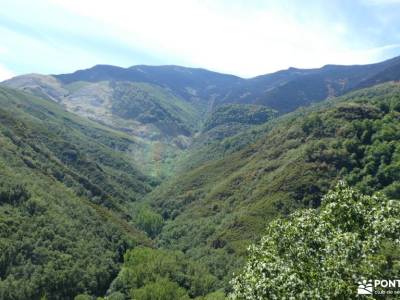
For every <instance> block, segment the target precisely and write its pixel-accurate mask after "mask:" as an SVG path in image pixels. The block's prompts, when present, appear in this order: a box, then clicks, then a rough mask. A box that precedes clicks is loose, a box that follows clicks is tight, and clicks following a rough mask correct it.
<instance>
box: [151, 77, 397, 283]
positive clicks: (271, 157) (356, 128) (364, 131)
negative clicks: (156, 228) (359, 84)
mask: <svg viewBox="0 0 400 300" xmlns="http://www.w3.org/2000/svg"><path fill="white" fill-rule="evenodd" d="M399 95H400V85H399V84H398V83H390V84H385V85H380V86H377V87H372V88H369V89H364V90H360V91H357V92H353V93H350V94H348V95H346V96H343V97H341V98H335V99H332V100H330V101H327V102H325V103H321V104H320V105H319V106H315V107H311V108H309V109H306V110H300V111H297V112H294V113H292V114H289V115H285V116H282V117H280V118H278V119H275V120H274V121H273V123H266V124H263V125H259V126H260V127H259V128H258V129H257V130H258V131H259V132H258V133H255V134H254V138H252V139H250V140H248V141H247V145H246V143H245V144H244V145H243V144H241V146H240V147H237V146H236V143H239V144H240V142H241V141H242V138H243V136H244V135H242V134H239V135H238V136H236V137H235V136H234V137H230V138H228V140H227V141H222V143H221V142H219V143H214V144H213V143H211V144H209V145H208V147H209V148H208V151H207V150H205V149H203V150H202V151H201V152H196V151H195V152H193V154H192V155H190V154H189V157H188V159H187V161H190V162H193V161H196V160H198V162H197V164H196V163H195V164H194V165H193V164H192V165H190V167H186V168H184V169H183V171H182V172H181V173H179V172H178V173H177V174H176V175H175V176H173V177H172V178H171V179H169V180H168V181H166V182H164V183H163V184H161V185H160V186H159V187H157V188H156V189H155V190H154V191H152V192H151V193H150V194H149V195H147V196H146V197H145V201H146V202H148V203H149V204H150V205H151V206H152V207H153V208H154V209H155V210H156V211H158V212H159V213H160V214H161V215H163V216H164V218H165V219H166V220H167V222H166V224H165V226H164V228H163V230H162V231H161V234H160V235H159V238H158V245H159V246H160V247H165V248H168V249H174V250H181V251H183V252H185V253H186V254H187V255H188V256H189V257H191V258H193V259H195V260H197V261H201V262H203V263H204V264H205V265H207V266H208V267H209V269H210V270H212V273H213V275H215V276H216V277H217V278H218V279H219V280H220V284H221V285H222V286H227V285H228V283H227V282H228V280H229V279H230V275H229V274H233V272H234V271H235V270H236V268H237V267H238V266H240V265H241V264H242V260H241V259H242V258H243V256H244V254H245V253H246V249H247V246H248V245H249V243H251V242H252V241H254V240H257V239H258V238H260V236H261V233H262V232H263V231H264V228H265V226H266V225H267V224H268V223H269V222H270V221H271V220H272V219H274V218H276V217H277V216H281V215H283V216H286V215H288V214H290V213H291V212H293V211H295V210H297V209H299V208H304V207H311V208H317V207H319V205H320V201H321V197H322V196H323V195H324V194H325V193H326V192H327V191H328V190H329V189H330V188H331V187H332V185H334V184H335V182H337V180H339V179H344V180H346V181H347V182H349V183H350V184H351V185H353V186H355V187H357V188H358V189H360V190H361V191H362V192H363V193H366V194H372V193H375V192H377V191H382V192H383V193H385V194H386V195H387V196H388V197H389V198H392V199H400V185H399V180H400V177H399V174H400V160H399V159H400V156H399V153H400V152H399V151H400V144H399V142H398V141H399V140H400V136H399V132H400V131H399V129H400V127H399V124H400V122H399V120H400V96H399ZM235 142H236V143H235ZM221 144H222V145H223V146H218V145H221ZM230 145H233V150H232V151H229V150H227V148H228V149H229V146H230ZM218 151H220V152H221V153H220V154H218V153H215V152H218ZM204 153H213V155H212V156H207V157H206V158H204V157H203V158H202V159H198V158H197V157H196V156H197V155H199V154H204Z"/></svg>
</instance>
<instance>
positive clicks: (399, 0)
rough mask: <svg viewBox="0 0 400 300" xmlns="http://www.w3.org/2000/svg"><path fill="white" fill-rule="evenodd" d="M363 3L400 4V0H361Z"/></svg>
mask: <svg viewBox="0 0 400 300" xmlns="http://www.w3.org/2000/svg"><path fill="white" fill-rule="evenodd" d="M363 3H364V4H367V5H390V4H400V0H363Z"/></svg>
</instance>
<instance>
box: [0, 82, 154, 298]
mask: <svg viewBox="0 0 400 300" xmlns="http://www.w3.org/2000/svg"><path fill="white" fill-rule="evenodd" d="M0 103H1V107H0V120H1V121H0V228H1V230H0V253H1V254H0V298H2V299H35V298H39V297H40V296H43V295H48V296H49V297H50V298H51V299H66V298H71V297H73V296H74V295H76V294H78V293H82V292H85V291H87V292H89V293H91V294H94V295H102V294H104V292H105V290H106V289H107V288H108V286H109V284H110V282H111V280H112V279H113V277H114V276H115V275H116V274H117V272H118V265H119V263H120V262H121V259H122V255H123V253H124V252H125V250H126V249H128V248H131V247H133V246H134V245H137V244H145V245H151V242H150V241H149V239H148V238H147V237H146V235H145V234H144V233H142V232H140V231H139V230H137V229H135V228H134V227H133V226H132V225H130V223H129V220H130V218H131V217H130V209H129V202H132V201H135V200H137V199H139V198H141V197H142V196H143V195H144V194H145V193H147V192H148V191H149V190H150V189H151V188H152V185H154V182H153V181H152V180H150V179H149V178H147V177H146V176H144V175H143V174H141V173H140V172H139V171H138V170H137V169H136V167H135V166H134V164H133V163H132V160H131V159H130V158H129V157H128V156H127V155H126V154H125V152H126V150H127V149H129V147H130V145H132V144H134V143H135V142H134V140H132V139H130V138H129V137H127V136H125V135H124V134H121V133H117V132H113V131H111V130H109V129H106V128H105V127H102V126H100V125H98V124H96V123H93V122H90V121H85V120H83V119H81V118H79V117H77V116H74V115H72V114H70V113H67V112H65V111H63V110H62V109H61V108H60V107H59V106H58V105H57V104H55V103H53V102H51V101H46V100H40V99H38V98H35V97H33V96H29V95H26V94H23V93H20V92H17V91H15V90H12V89H8V88H0Z"/></svg>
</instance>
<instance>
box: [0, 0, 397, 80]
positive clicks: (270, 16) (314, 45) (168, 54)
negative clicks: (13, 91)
mask: <svg viewBox="0 0 400 300" xmlns="http://www.w3.org/2000/svg"><path fill="white" fill-rule="evenodd" d="M359 1H360V2H358V1H354V2H352V1H349V2H347V1H345V2H344V3H341V0H337V1H332V2H329V1H327V2H321V1H318V0H310V1H304V2H301V3H300V2H298V1H292V0H281V1H261V0H254V1H244V0H219V1H211V0H202V1H198V0H169V1H162V0H158V1H157V0H146V1H135V0H129V1H128V0H113V1H95V0H85V1H82V0H38V1H36V2H35V3H34V4H29V3H28V4H27V2H26V1H23V0H14V1H13V2H12V4H10V6H9V7H8V9H7V11H5V12H2V13H0V35H1V36H2V43H3V44H4V45H6V46H7V48H8V49H13V51H10V53H9V54H8V60H5V59H4V58H3V61H7V66H12V69H13V70H16V71H18V72H45V73H60V72H70V71H73V70H74V69H78V68H84V67H89V66H91V65H93V64H98V63H105V64H116V65H122V66H129V65H133V64H142V63H143V64H180V65H186V66H194V67H204V68H208V69H212V70H216V71H220V72H226V73H233V74H237V75H241V76H245V77H249V76H255V75H259V74H264V73H267V72H273V71H276V70H279V69H285V68H288V67H290V66H294V67H300V68H310V67H319V66H321V65H324V64H328V63H334V64H353V63H357V64H361V63H369V62H375V61H378V60H381V59H383V58H386V56H385V55H389V53H391V54H394V51H395V50H396V49H394V48H390V49H386V48H385V47H389V46H390V45H394V44H396V43H397V42H400V37H399V38H394V36H395V35H396V34H398V33H397V32H390V33H389V29H390V28H396V26H393V25H394V23H393V22H397V21H396V20H398V18H397V15H395V16H392V17H391V18H388V13H384V14H383V13H381V14H379V15H377V16H376V15H375V14H372V13H371V11H375V9H371V11H367V8H366V6H362V5H361V4H360V3H361V1H367V0H359ZM369 1H378V0H369ZM381 1H383V0H381ZM386 1H388V0H386ZM399 1H400V0H399ZM32 3H33V2H32ZM356 5H358V6H357V7H356ZM11 6H14V7H13V9H11V8H10V7H11ZM360 7H361V8H363V10H360V11H359V10H357V8H360ZM379 10H380V9H379ZM43 11H46V17H42V13H43ZM368 13H371V14H368ZM1 14H7V15H6V17H8V18H6V17H4V16H1ZM382 16H384V17H385V18H384V19H383V21H385V22H386V23H384V22H383V21H382V20H380V19H379V18H381V17H382ZM378 17H379V18H378ZM377 20H378V21H379V22H378V21H377ZM393 20H394V21H393ZM382 24H383V25H382ZM395 24H397V23H395ZM383 27H384V28H383ZM2 28H3V30H2ZM383 29H385V32H386V33H388V34H385V35H383V34H382V30H383ZM384 39H385V40H384ZM25 49H29V51H26V50H25ZM0 52H1V51H0Z"/></svg>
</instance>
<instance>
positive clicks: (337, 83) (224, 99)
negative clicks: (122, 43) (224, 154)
mask: <svg viewBox="0 0 400 300" xmlns="http://www.w3.org/2000/svg"><path fill="white" fill-rule="evenodd" d="M399 79H400V57H396V58H393V59H390V60H387V61H384V62H381V63H376V64H369V65H353V66H341V65H326V66H324V67H322V68H319V69H297V68H289V69H287V70H282V71H278V72H275V73H271V74H266V75H261V76H257V77H254V78H250V79H243V78H240V77H237V76H234V75H228V74H221V73H217V72H212V71H208V70H205V69H200V68H186V67H181V66H145V65H138V66H132V67H129V68H121V67H116V66H110V65H96V66H94V67H92V68H89V69H85V70H79V71H76V72H74V73H70V74H60V75H52V76H49V77H46V79H45V80H43V79H42V80H41V79H40V78H39V75H24V76H23V77H22V78H21V77H16V78H13V79H10V80H7V81H5V82H4V83H3V84H5V85H9V86H11V87H15V88H22V89H28V90H29V89H33V84H34V85H35V86H36V87H35V89H36V90H39V91H40V90H41V92H43V93H45V94H46V93H48V94H49V96H50V97H51V98H53V99H58V98H59V97H60V96H61V97H62V96H64V97H67V98H68V95H69V94H70V93H71V90H70V89H66V88H65V87H66V86H67V87H68V86H71V85H74V89H79V86H77V85H76V84H75V83H77V82H88V83H100V82H135V83H137V82H140V83H147V84H151V85H156V86H158V87H161V88H163V89H166V90H167V91H168V92H169V93H172V94H173V95H175V97H178V98H180V99H182V100H184V101H186V102H189V103H190V104H191V105H194V106H195V107H196V108H197V109H200V110H202V111H210V110H211V109H212V108H214V107H216V106H218V105H220V104H223V103H245V104H260V105H265V106H268V107H270V108H273V109H275V110H277V111H279V112H281V113H286V112H289V111H293V110H295V109H296V108H297V107H299V106H307V105H309V104H310V103H313V102H318V101H322V100H324V99H327V98H329V97H334V96H338V95H342V94H344V93H346V92H348V91H350V90H354V89H358V88H364V87H368V86H372V85H374V84H377V83H383V82H386V81H392V80H399ZM132 99H134V98H132Z"/></svg>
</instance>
